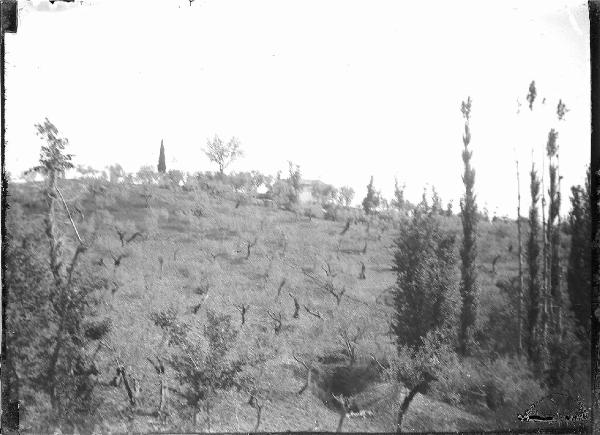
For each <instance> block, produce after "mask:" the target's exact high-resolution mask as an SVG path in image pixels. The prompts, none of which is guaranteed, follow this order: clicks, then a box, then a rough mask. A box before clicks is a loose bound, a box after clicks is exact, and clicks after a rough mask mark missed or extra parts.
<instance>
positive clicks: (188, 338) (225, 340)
mask: <svg viewBox="0 0 600 435" xmlns="http://www.w3.org/2000/svg"><path fill="white" fill-rule="evenodd" d="M167 317H168V316H167ZM167 320H168V322H167V326H165V328H166V329H167V330H168V331H169V334H170V336H171V340H170V342H171V343H172V344H173V345H174V346H175V347H176V352H175V353H174V354H173V355H172V356H171V358H170V359H169V364H170V366H171V367H172V368H173V370H174V371H175V378H176V380H177V381H178V383H179V385H180V386H181V391H180V394H181V396H182V397H183V398H185V399H186V401H187V404H188V406H190V407H192V409H193V411H194V420H195V415H196V413H197V412H198V410H199V407H200V405H201V404H204V405H205V409H206V411H207V418H208V417H209V414H208V413H209V412H210V402H211V400H213V399H214V396H215V395H216V394H218V392H219V391H224V390H228V389H230V388H231V387H233V386H235V385H236V382H235V379H236V376H237V374H238V373H239V372H240V371H241V369H242V367H243V362H242V361H241V360H231V359H230V358H228V354H229V353H230V350H231V349H232V348H233V345H234V343H235V339H236V337H237V331H236V330H235V329H234V328H233V327H232V321H231V316H227V315H221V314H218V313H215V312H213V311H211V310H207V312H206V324H205V326H204V329H203V337H204V339H206V340H207V341H208V346H207V347H205V346H203V344H202V342H201V340H199V339H198V337H194V336H192V335H191V334H190V333H189V332H188V329H187V328H181V327H180V326H179V327H178V325H179V324H178V322H176V321H175V320H173V319H171V317H168V319H167ZM209 424H210V423H209Z"/></svg>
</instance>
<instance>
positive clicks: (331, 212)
mask: <svg viewBox="0 0 600 435" xmlns="http://www.w3.org/2000/svg"><path fill="white" fill-rule="evenodd" d="M324 210H325V213H324V214H323V218H324V219H325V220H328V221H334V222H335V221H337V220H338V211H339V208H338V207H337V206H335V205H333V204H327V205H326V206H325V207H324Z"/></svg>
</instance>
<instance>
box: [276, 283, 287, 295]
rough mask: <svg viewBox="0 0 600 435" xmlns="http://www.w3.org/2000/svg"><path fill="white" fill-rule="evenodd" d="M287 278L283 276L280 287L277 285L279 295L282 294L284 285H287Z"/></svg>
mask: <svg viewBox="0 0 600 435" xmlns="http://www.w3.org/2000/svg"><path fill="white" fill-rule="evenodd" d="M285 282H286V279H285V278H283V279H282V280H281V282H280V283H279V287H277V297H279V296H280V295H281V289H283V286H284V285H285Z"/></svg>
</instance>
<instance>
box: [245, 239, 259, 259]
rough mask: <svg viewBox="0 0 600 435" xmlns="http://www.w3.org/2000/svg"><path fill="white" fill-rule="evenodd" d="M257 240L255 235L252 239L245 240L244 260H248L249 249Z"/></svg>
mask: <svg viewBox="0 0 600 435" xmlns="http://www.w3.org/2000/svg"><path fill="white" fill-rule="evenodd" d="M257 242H258V238H257V237H254V240H253V241H249V240H246V260H248V259H249V258H250V249H251V248H253V247H254V246H256V243H257Z"/></svg>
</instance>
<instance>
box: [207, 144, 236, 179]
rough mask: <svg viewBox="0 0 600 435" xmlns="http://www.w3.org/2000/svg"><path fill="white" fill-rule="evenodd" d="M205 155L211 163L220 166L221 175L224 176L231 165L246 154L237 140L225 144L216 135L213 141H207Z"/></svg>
mask: <svg viewBox="0 0 600 435" xmlns="http://www.w3.org/2000/svg"><path fill="white" fill-rule="evenodd" d="M204 154H206V156H207V157H208V159H209V160H210V161H211V162H214V163H216V164H217V165H218V167H219V174H221V175H222V174H224V172H225V169H226V168H227V167H228V166H229V165H231V163H233V162H234V161H235V160H236V159H237V158H239V157H242V156H243V155H244V152H243V151H242V149H241V145H240V142H239V140H238V139H237V138H235V137H232V138H231V139H229V142H227V143H224V142H223V141H222V140H221V138H220V137H219V136H217V135H215V137H214V138H213V140H212V141H211V140H208V141H207V143H206V148H205V149H204Z"/></svg>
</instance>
